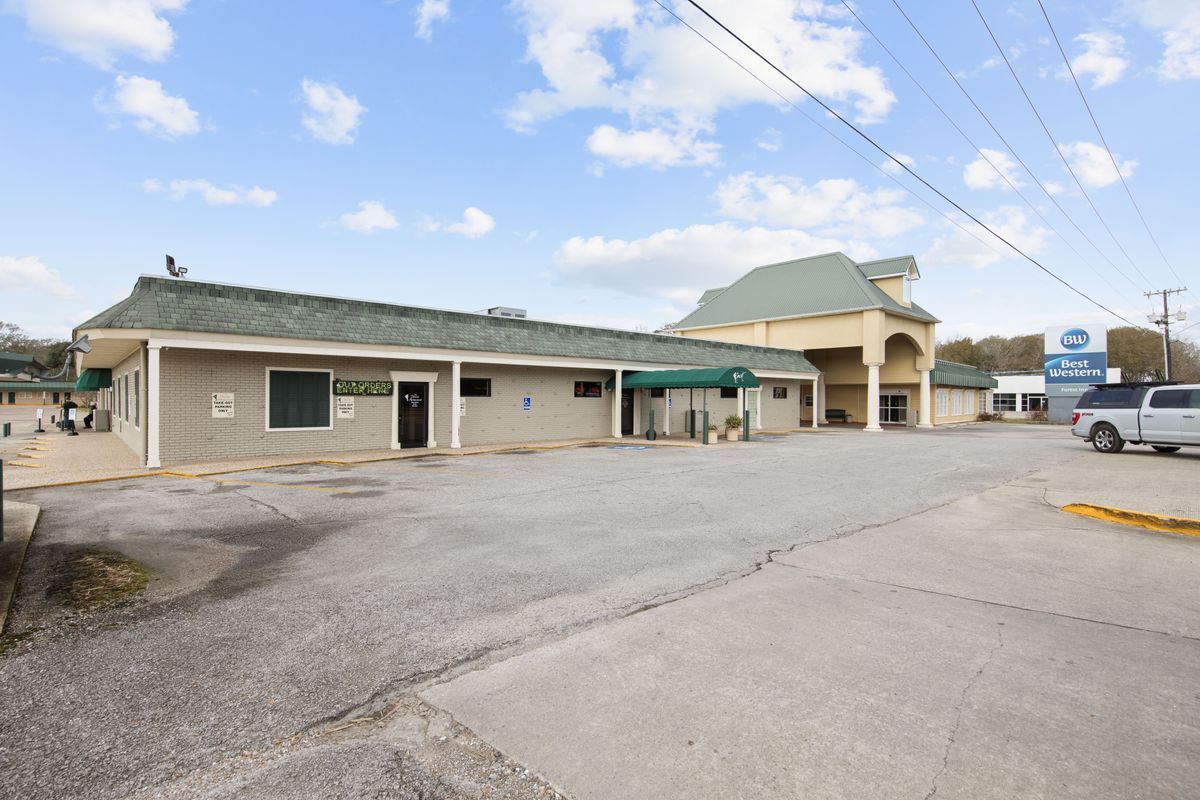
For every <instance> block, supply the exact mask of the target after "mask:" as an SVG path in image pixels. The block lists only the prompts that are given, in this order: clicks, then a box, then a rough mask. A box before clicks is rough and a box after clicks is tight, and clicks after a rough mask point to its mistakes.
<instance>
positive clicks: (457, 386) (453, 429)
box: [450, 361, 462, 449]
mask: <svg viewBox="0 0 1200 800" xmlns="http://www.w3.org/2000/svg"><path fill="white" fill-rule="evenodd" d="M461 407H462V362H461V361H453V362H451V364H450V447H452V448H455V449H457V448H459V447H462V442H461V441H459V437H458V427H459V423H460V419H459V417H460V414H459V411H460V410H461Z"/></svg>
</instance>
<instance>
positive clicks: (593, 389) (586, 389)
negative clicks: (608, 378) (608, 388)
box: [575, 381, 603, 397]
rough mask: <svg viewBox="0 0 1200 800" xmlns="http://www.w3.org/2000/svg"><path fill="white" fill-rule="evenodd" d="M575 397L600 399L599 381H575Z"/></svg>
mask: <svg viewBox="0 0 1200 800" xmlns="http://www.w3.org/2000/svg"><path fill="white" fill-rule="evenodd" d="M575 396H576V397H602V396H603V390H602V387H601V386H600V381H575Z"/></svg>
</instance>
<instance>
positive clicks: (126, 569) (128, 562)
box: [48, 550, 150, 611]
mask: <svg viewBox="0 0 1200 800" xmlns="http://www.w3.org/2000/svg"><path fill="white" fill-rule="evenodd" d="M149 582H150V571H149V570H148V569H146V567H145V566H143V565H142V564H141V563H139V562H137V561H134V560H133V559H132V558H128V557H126V556H123V555H121V554H120V553H114V552H111V551H108V550H84V551H82V552H79V553H76V554H75V555H73V556H71V557H70V558H68V559H67V560H66V561H65V562H64V563H63V565H62V567H61V568H60V569H59V572H58V574H57V575H56V576H55V580H54V583H53V584H51V586H50V588H49V590H48V594H49V595H50V596H51V597H53V598H55V599H56V600H58V601H59V602H61V603H62V604H63V605H65V606H69V607H70V608H74V609H77V610H80V611H86V610H90V609H93V608H98V607H100V606H106V605H111V604H113V603H116V602H118V601H120V600H125V599H128V598H130V597H134V596H136V595H138V594H141V593H142V592H143V591H145V589H146V584H147V583H149Z"/></svg>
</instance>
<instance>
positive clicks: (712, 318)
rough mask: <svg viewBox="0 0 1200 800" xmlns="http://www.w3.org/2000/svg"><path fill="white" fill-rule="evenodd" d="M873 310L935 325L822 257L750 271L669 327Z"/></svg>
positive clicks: (842, 258)
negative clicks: (881, 310) (876, 309)
mask: <svg viewBox="0 0 1200 800" xmlns="http://www.w3.org/2000/svg"><path fill="white" fill-rule="evenodd" d="M905 258H911V256H906V257H905ZM899 260H900V259H891V261H899ZM872 263H874V264H882V263H885V262H872ZM880 274H887V273H886V272H881V273H880ZM706 294H708V293H707V292H706ZM874 308H880V309H883V310H885V311H889V312H891V313H894V314H901V315H903V316H906V317H912V318H914V319H919V320H922V321H925V322H937V321H938V320H937V318H936V317H934V316H933V315H932V314H930V313H929V312H928V311H926V310H925V309H923V308H921V307H920V306H918V305H917V304H916V303H914V304H913V305H912V307H911V308H909V307H907V306H905V305H902V304H901V303H898V302H896V301H895V300H893V299H892V298H891V297H889V296H888V294H887V293H886V292H884V291H883V290H882V289H880V288H879V287H878V286H876V285H875V284H873V283H871V281H870V280H869V279H868V278H867V276H866V274H864V272H863V270H861V269H860V268H859V265H858V264H856V263H854V262H853V261H851V260H850V258H849V257H847V256H846V255H845V254H843V253H827V254H825V255H820V256H811V257H809V258H801V259H797V260H795V261H784V262H781V263H779V264H768V265H766V266H763V267H758V268H756V269H752V270H750V271H749V272H747V273H746V274H745V275H743V276H742V277H741V278H739V279H738V280H737V281H736V282H734V283H733V284H732V285H731V286H729V287H728V288H726V289H725V290H724V291H723V292H721V293H720V294H717V295H716V296H714V297H711V298H710V299H709V300H708V302H706V303H705V304H704V305H702V306H700V307H699V308H697V309H696V310H695V311H693V312H692V313H691V314H688V315H687V316H686V317H684V318H683V319H681V320H680V321H679V322H678V323H676V325H675V327H676V328H702V327H707V326H710V325H728V324H732V323H737V322H746V321H750V320H761V319H779V318H786V317H804V316H816V315H819V314H836V313H838V312H842V311H861V310H865V309H874Z"/></svg>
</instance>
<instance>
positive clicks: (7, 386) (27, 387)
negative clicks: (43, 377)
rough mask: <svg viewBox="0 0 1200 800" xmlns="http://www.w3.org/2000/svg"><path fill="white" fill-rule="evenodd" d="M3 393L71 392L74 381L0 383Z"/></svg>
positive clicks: (73, 388) (73, 387)
mask: <svg viewBox="0 0 1200 800" xmlns="http://www.w3.org/2000/svg"><path fill="white" fill-rule="evenodd" d="M0 390H2V391H5V392H11V391H17V392H62V391H67V392H73V391H75V381H0Z"/></svg>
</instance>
